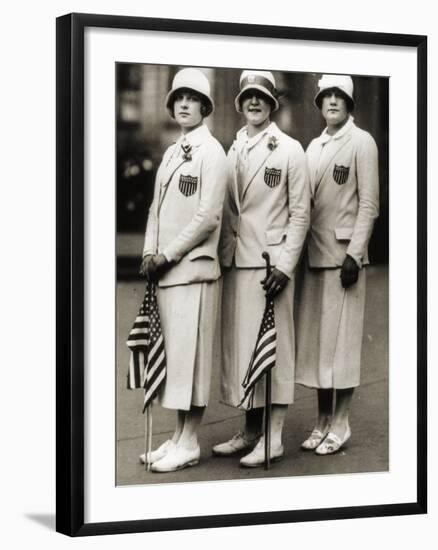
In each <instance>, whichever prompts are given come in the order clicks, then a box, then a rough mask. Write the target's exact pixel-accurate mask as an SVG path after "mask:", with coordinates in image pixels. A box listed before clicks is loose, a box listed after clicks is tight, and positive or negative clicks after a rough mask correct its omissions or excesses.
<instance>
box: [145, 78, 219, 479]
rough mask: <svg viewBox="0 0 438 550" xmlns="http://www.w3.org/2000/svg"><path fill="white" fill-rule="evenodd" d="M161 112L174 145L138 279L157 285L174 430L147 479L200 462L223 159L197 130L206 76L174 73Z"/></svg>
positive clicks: (204, 108)
mask: <svg viewBox="0 0 438 550" xmlns="http://www.w3.org/2000/svg"><path fill="white" fill-rule="evenodd" d="M166 107H167V109H168V111H169V114H170V116H171V117H172V118H174V119H175V121H176V122H177V123H178V124H179V126H180V129H181V137H180V138H179V139H178V141H177V142H176V143H175V144H173V145H171V146H170V147H169V148H168V149H167V151H166V152H165V154H164V157H163V161H162V163H161V165H160V167H159V169H158V172H157V177H156V183H155V190H154V200H153V203H152V205H151V208H150V211H149V216H148V223H147V227H146V235H145V244H144V250H143V262H142V266H141V273H143V274H144V275H146V276H147V277H148V279H149V280H152V281H154V282H156V283H157V285H158V288H157V301H158V307H159V312H160V317H161V325H162V331H163V336H164V342H165V351H166V361H167V375H166V381H165V384H164V387H163V388H162V389H160V392H159V396H158V397H159V402H160V403H161V405H162V406H163V407H167V408H171V409H175V410H177V423H176V428H175V432H174V434H173V436H172V438H171V439H169V440H167V441H165V442H164V443H163V444H162V445H160V447H158V449H156V450H155V451H153V452H152V453H151V457H150V461H151V462H152V467H151V469H152V471H154V472H171V471H174V470H179V469H181V468H184V467H187V466H193V465H195V464H197V463H198V461H199V457H200V448H199V444H198V439H197V430H198V427H199V425H200V422H201V419H202V416H203V413H204V410H205V407H206V405H207V403H208V396H209V390H210V376H211V368H212V362H213V356H214V350H213V344H214V338H215V335H216V329H217V319H218V308H219V298H220V288H219V281H218V279H219V277H220V266H219V261H218V254H217V247H218V241H219V234H220V225H221V219H222V208H223V201H224V194H225V187H226V158H225V153H224V151H223V149H222V146H221V145H220V144H219V142H218V141H217V140H216V139H215V138H214V137H213V136H212V135H211V133H210V131H209V130H208V128H207V126H206V125H205V124H204V123H203V120H204V118H205V117H206V116H208V115H209V114H210V113H211V112H212V111H213V108H214V105H213V100H212V98H211V94H210V84H209V82H208V80H207V78H206V76H205V75H204V74H203V73H202V72H201V71H199V70H198V69H191V68H187V69H183V70H181V71H179V72H178V73H177V74H176V76H175V78H174V80H173V84H172V89H171V90H170V92H169V94H168V95H167V98H166ZM182 350H183V352H182ZM140 459H141V460H142V461H143V462H144V460H145V456H144V455H142V456H141V457H140Z"/></svg>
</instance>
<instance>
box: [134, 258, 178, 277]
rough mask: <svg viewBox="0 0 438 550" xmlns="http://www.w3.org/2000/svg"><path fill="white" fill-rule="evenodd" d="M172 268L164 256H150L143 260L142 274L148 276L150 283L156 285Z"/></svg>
mask: <svg viewBox="0 0 438 550" xmlns="http://www.w3.org/2000/svg"><path fill="white" fill-rule="evenodd" d="M171 266H172V262H169V261H168V260H167V258H166V256H165V255H164V254H149V255H147V256H145V257H144V258H143V261H142V264H141V266H140V273H141V274H142V275H146V278H147V280H148V281H151V282H152V283H156V282H157V281H158V280H159V279H160V277H162V276H163V275H164V273H166V271H168V270H169V269H170V268H171Z"/></svg>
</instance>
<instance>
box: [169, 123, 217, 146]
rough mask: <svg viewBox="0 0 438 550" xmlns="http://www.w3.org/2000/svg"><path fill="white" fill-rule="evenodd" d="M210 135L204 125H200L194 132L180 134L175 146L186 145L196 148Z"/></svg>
mask: <svg viewBox="0 0 438 550" xmlns="http://www.w3.org/2000/svg"><path fill="white" fill-rule="evenodd" d="M209 135H210V130H209V129H208V127H207V125H206V124H201V126H199V127H198V128H196V129H195V130H191V131H190V132H188V133H187V134H181V136H180V138H179V139H178V141H177V144H181V143H187V144H188V145H191V146H192V147H198V146H199V145H201V144H202V143H203V142H204V141H205V138H206V137H207V136H209Z"/></svg>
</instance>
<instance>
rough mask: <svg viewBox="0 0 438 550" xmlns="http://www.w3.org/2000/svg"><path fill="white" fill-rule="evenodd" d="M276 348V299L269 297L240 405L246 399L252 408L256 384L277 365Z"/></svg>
mask: <svg viewBox="0 0 438 550" xmlns="http://www.w3.org/2000/svg"><path fill="white" fill-rule="evenodd" d="M276 350H277V329H276V328H275V314H274V301H273V300H272V299H271V300H269V299H267V300H266V306H265V310H264V312H263V317H262V322H261V325H260V329H259V333H258V336H257V341H256V345H255V348H254V351H253V353H252V356H251V361H250V363H249V367H248V370H247V372H246V376H245V379H244V380H243V382H242V387H243V391H244V395H243V398H242V401H241V402H240V404H239V406H242V405H243V404H244V403H245V401H246V402H247V403H246V405H247V407H246V408H252V403H253V397H254V389H255V385H256V384H257V382H258V381H259V380H260V378H261V377H262V376H263V375H264V374H266V373H267V372H268V371H269V369H272V368H273V367H275V360H276Z"/></svg>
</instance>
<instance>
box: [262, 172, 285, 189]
mask: <svg viewBox="0 0 438 550" xmlns="http://www.w3.org/2000/svg"><path fill="white" fill-rule="evenodd" d="M280 178H281V170H277V169H276V168H268V167H266V168H265V183H266V185H267V186H268V187H271V188H272V187H276V186H277V185H278V184H279V183H280Z"/></svg>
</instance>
